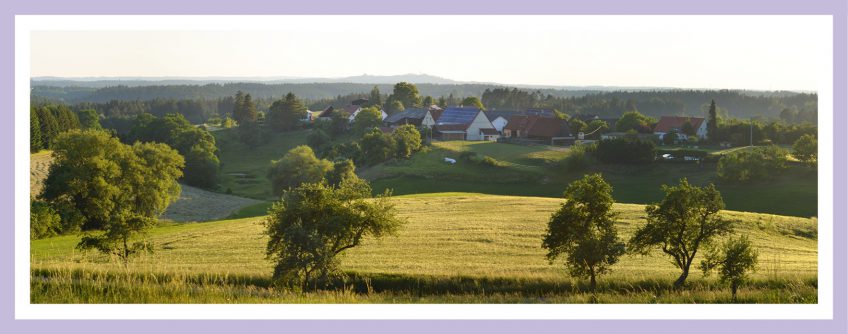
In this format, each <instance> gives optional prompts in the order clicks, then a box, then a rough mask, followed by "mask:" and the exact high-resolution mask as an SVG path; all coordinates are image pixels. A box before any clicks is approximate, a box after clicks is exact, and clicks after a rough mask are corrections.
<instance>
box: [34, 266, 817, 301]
mask: <svg viewBox="0 0 848 334" xmlns="http://www.w3.org/2000/svg"><path fill="white" fill-rule="evenodd" d="M30 278H31V283H30V287H31V289H32V295H31V302H32V303H58V304H63V303H131V304H134V303H294V304H297V303H591V302H593V298H592V294H591V292H589V287H588V286H587V285H586V284H585V283H584V282H576V281H573V280H545V279H534V278H486V277H463V276H444V277H441V276H407V275H383V274H369V275H360V274H357V273H350V276H349V278H348V279H346V280H345V281H338V282H336V286H335V287H334V288H333V289H331V290H318V291H313V292H307V293H297V292H289V291H287V290H278V289H274V288H272V287H271V284H270V277H257V276H246V275H228V274H186V273H131V272H113V271H105V270H97V269H95V270H81V269H70V268H58V269H57V268H54V269H33V270H32V273H31V276H30ZM595 301H596V302H598V303H663V304H665V303H686V304H691V303H730V302H731V300H730V292H729V290H728V289H727V287H726V286H725V285H720V284H718V283H717V282H716V281H715V280H704V279H699V280H693V281H691V282H689V284H688V285H687V287H686V288H685V289H684V290H680V291H678V290H675V289H674V288H673V287H672V284H671V282H670V281H669V280H658V279H632V280H616V281H602V282H600V283H599V285H598V291H597V297H596V299H595ZM737 302H738V303H817V302H818V298H817V279H816V277H779V278H768V279H756V280H753V281H751V282H749V283H747V284H746V285H745V286H744V287H743V288H742V289H741V290H740V291H739V295H738V300H737Z"/></svg>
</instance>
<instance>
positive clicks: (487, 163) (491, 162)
mask: <svg viewBox="0 0 848 334" xmlns="http://www.w3.org/2000/svg"><path fill="white" fill-rule="evenodd" d="M479 164H480V165H481V166H484V167H500V166H501V163H500V162H499V161H498V160H496V159H495V158H492V157H490V156H488V155H487V156H484V157H483V159H480V162H479Z"/></svg>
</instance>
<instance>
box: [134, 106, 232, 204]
mask: <svg viewBox="0 0 848 334" xmlns="http://www.w3.org/2000/svg"><path fill="white" fill-rule="evenodd" d="M128 139H129V141H131V142H133V141H141V142H157V143H163V144H167V145H168V146H171V147H173V148H174V149H176V150H177V151H178V152H180V154H182V155H183V156H184V157H185V170H184V173H183V175H184V178H183V181H185V183H187V184H188V185H190V186H195V187H203V188H211V187H214V186H215V185H216V184H217V181H218V167H219V166H220V161H219V160H218V157H217V156H216V155H215V154H216V152H217V151H218V147H217V146H216V143H215V137H213V136H212V135H211V134H210V133H209V132H208V131H206V130H203V129H201V128H199V127H196V126H194V125H192V124H191V123H190V122H189V121H188V120H187V119H186V118H185V117H183V115H181V114H166V115H165V116H162V117H155V116H153V115H151V114H140V115H138V116H137V117H136V120H135V122H134V124H133V127H132V129H130V133H129V135H128Z"/></svg>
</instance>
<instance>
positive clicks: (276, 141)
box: [212, 128, 308, 200]
mask: <svg viewBox="0 0 848 334" xmlns="http://www.w3.org/2000/svg"><path fill="white" fill-rule="evenodd" d="M236 130H237V129H235V128H232V129H224V130H220V131H214V132H212V135H213V136H215V141H216V143H217V145H218V156H219V158H220V160H221V178H220V180H219V185H220V189H221V191H223V192H227V190H229V191H230V192H232V193H233V194H235V195H238V196H244V197H248V198H253V199H258V200H269V199H273V196H272V194H271V183H270V182H269V181H268V179H267V178H266V177H265V174H266V173H267V172H268V168H269V167H270V166H271V160H277V159H280V158H282V157H283V155H285V154H286V152H288V151H289V150H290V149H292V148H294V147H295V146H298V145H304V144H306V134H307V133H308V131H306V130H301V131H295V132H290V133H284V134H271V135H270V137H269V138H268V141H267V142H265V143H262V144H261V145H258V146H257V147H254V148H249V147H248V146H247V145H245V144H243V143H242V142H240V141H239V140H238V133H237V132H236Z"/></svg>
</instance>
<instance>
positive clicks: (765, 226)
mask: <svg viewBox="0 0 848 334" xmlns="http://www.w3.org/2000/svg"><path fill="white" fill-rule="evenodd" d="M394 201H395V203H396V205H397V208H398V210H399V214H400V216H402V217H404V218H406V219H407V220H408V223H407V224H406V225H405V226H403V228H401V230H400V232H399V233H398V235H397V236H394V237H391V236H390V237H387V238H384V239H382V240H367V241H365V243H364V244H363V245H362V246H361V247H358V248H354V249H352V250H351V251H349V252H348V253H347V254H345V255H344V257H343V259H342V262H341V263H342V268H343V270H344V271H346V272H347V273H349V274H350V275H351V276H350V278H349V280H348V281H346V282H342V283H341V285H340V286H339V287H338V288H337V289H336V290H333V291H318V292H309V293H295V292H289V291H280V290H276V289H274V288H272V287H271V286H270V283H269V281H270V276H271V273H272V263H271V262H269V261H268V260H266V259H265V254H264V250H265V244H266V241H267V239H266V237H265V235H264V233H263V232H264V227H263V225H262V221H263V218H261V217H256V218H245V219H237V220H225V221H217V222H208V223H192V224H172V225H169V226H163V227H159V228H156V229H154V230H153V231H152V232H151V234H150V235H149V238H150V239H151V240H153V242H154V243H155V251H154V253H153V254H151V255H142V256H140V257H138V258H136V259H134V260H133V261H132V262H131V263H130V265H129V266H128V267H127V268H124V267H123V265H121V264H119V263H118V262H117V261H114V260H112V259H109V258H106V257H104V256H102V255H98V254H95V253H81V252H79V251H76V250H75V249H74V245H75V244H76V243H77V241H78V240H79V237H78V236H61V237H55V238H49V239H43V240H37V241H33V242H32V250H31V265H32V268H33V270H32V279H33V281H32V284H31V287H32V295H31V297H32V301H33V302H36V303H68V302H70V303H77V302H93V303H101V302H107V303H108V302H118V303H232V302H242V303H277V302H284V303H324V302H327V303H338V302H344V303H357V302H366V303H368V302H377V303H386V302H405V303H409V302H413V303H414V302H424V303H457V302H459V303H481V302H483V303H540V302H541V303H585V302H588V301H589V300H590V297H591V295H590V294H589V293H588V292H587V290H586V287H585V284H584V282H582V281H580V280H575V279H572V278H570V277H568V276H567V275H566V274H565V271H564V270H563V267H562V264H561V263H554V264H553V265H551V264H549V263H548V262H547V260H546V259H545V251H544V250H543V249H542V248H541V238H542V234H543V233H544V230H545V227H546V223H547V220H548V218H549V216H550V214H551V213H552V212H554V211H555V210H556V209H557V208H558V206H559V205H560V203H561V200H559V199H553V198H538V197H514V196H496V195H481V194H468V193H440V194H429V195H415V196H400V197H396V198H395V199H394ZM614 209H615V210H616V211H618V212H620V219H619V224H618V227H619V230H620V234H621V237H622V238H625V239H626V238H628V237H629V236H630V235H631V234H632V233H633V231H634V230H635V228H636V227H637V226H639V225H640V224H643V223H644V207H643V206H642V205H633V204H616V205H615V206H614ZM722 216H723V217H724V218H725V219H730V220H733V221H734V222H735V223H734V224H735V226H736V233H737V234H746V235H748V236H749V238H751V240H752V241H753V242H754V244H755V247H756V248H757V250H758V252H759V254H760V256H759V258H760V261H759V264H758V268H757V269H758V270H757V272H756V273H754V275H753V279H754V280H753V282H752V283H751V284H749V285H748V286H746V287H745V288H743V289H742V290H740V296H739V298H740V301H741V302H764V303H815V302H816V301H817V297H816V296H817V288H816V286H817V284H816V282H817V280H816V273H817V268H818V267H817V241H816V240H817V221H816V220H815V219H809V218H797V217H785V216H776V215H768V214H754V213H742V212H733V211H725V212H722ZM697 261H698V260H697V259H696V263H697ZM677 274H678V271H677V269H676V268H674V266H673V265H672V264H671V263H670V260H669V259H668V258H667V257H665V256H663V255H661V254H660V253H659V252H657V253H655V254H652V255H650V256H635V255H634V256H631V255H628V256H625V257H624V258H622V259H621V261H620V262H619V263H618V264H616V265H615V266H613V272H612V273H611V274H609V275H606V276H603V277H601V279H600V282H599V284H600V285H599V288H600V292H599V294H598V296H597V299H596V301H598V302H608V303H655V302H658V303H693V302H703V303H715V302H729V298H730V296H729V292H728V291H727V288H726V287H725V286H723V285H720V284H718V282H717V279H716V278H715V277H710V278H703V277H701V274H700V273H699V272H697V271H696V269H695V268H693V273H692V275H690V282H691V283H690V287H689V288H687V289H686V290H684V291H673V290H671V287H670V286H671V282H672V281H673V280H674V278H676V276H677Z"/></svg>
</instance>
